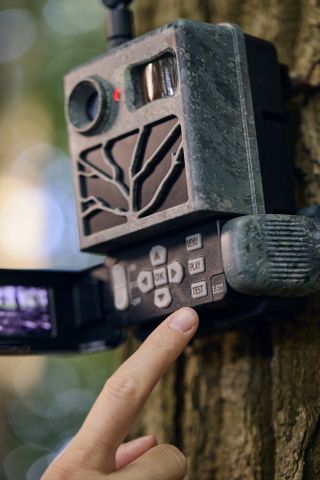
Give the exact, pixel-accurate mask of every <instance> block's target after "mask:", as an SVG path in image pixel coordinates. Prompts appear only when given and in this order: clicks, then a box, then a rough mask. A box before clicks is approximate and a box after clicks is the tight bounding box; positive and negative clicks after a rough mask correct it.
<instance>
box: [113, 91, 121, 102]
mask: <svg viewBox="0 0 320 480" xmlns="http://www.w3.org/2000/svg"><path fill="white" fill-rule="evenodd" d="M112 98H113V100H114V101H115V102H120V100H121V88H115V89H114V91H113V94H112Z"/></svg>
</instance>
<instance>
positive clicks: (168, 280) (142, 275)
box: [106, 221, 228, 324]
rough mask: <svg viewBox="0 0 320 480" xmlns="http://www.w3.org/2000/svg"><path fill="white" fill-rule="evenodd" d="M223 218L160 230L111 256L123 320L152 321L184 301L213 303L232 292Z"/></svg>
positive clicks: (115, 295)
mask: <svg viewBox="0 0 320 480" xmlns="http://www.w3.org/2000/svg"><path fill="white" fill-rule="evenodd" d="M220 230H221V224H220V222H219V221H216V222H212V221H211V222H210V223H208V224H201V225H195V226H193V227H191V228H189V229H185V230H184V231H183V232H181V231H180V232H175V233H174V234H172V235H169V236H168V235H162V236H160V237H158V238H157V241H156V242H148V243H144V244H143V245H139V246H137V247H135V248H130V250H127V251H126V252H122V251H121V253H120V254H117V261H115V260H112V257H110V256H109V257H108V258H107V260H106V262H107V266H108V267H109V271H110V272H111V279H112V286H113V300H114V307H115V311H116V312H117V314H118V316H119V317H120V318H121V320H122V322H123V324H127V322H128V323H129V322H130V324H132V319H133V318H134V319H135V322H141V321H144V320H145V321H148V320H150V318H157V317H160V316H163V315H167V314H168V313H170V312H171V311H174V310H176V309H177V308H180V307H183V306H185V305H190V306H192V307H196V306H198V305H208V304H210V305H212V304H217V303H220V302H221V301H223V300H224V299H225V297H226V295H227V293H228V290H227V285H226V281H225V276H224V271H223V263H222V255H221V247H220Z"/></svg>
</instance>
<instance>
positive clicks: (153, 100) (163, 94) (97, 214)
mask: <svg viewBox="0 0 320 480" xmlns="http://www.w3.org/2000/svg"><path fill="white" fill-rule="evenodd" d="M248 38H251V39H253V37H246V36H245V35H244V34H243V33H242V32H241V30H240V29H239V28H238V27H236V26H234V25H230V24H221V25H210V24H206V23H202V22H192V21H187V20H178V21H176V22H174V23H172V24H169V25H166V26H164V27H162V28H160V29H158V30H155V31H153V32H150V33H148V34H146V35H144V36H142V37H139V38H137V39H135V40H133V41H130V42H128V43H126V44H124V45H122V46H120V47H117V48H115V49H112V50H110V51H109V52H108V53H107V54H105V55H103V56H101V57H99V58H97V59H94V60H93V61H91V62H89V63H87V64H86V65H83V66H80V67H78V68H76V69H75V70H73V71H72V72H70V73H69V74H68V75H67V76H66V77H65V96H66V110H67V122H68V132H69V141H70V151H71V155H72V159H73V169H74V184H75V191H76V199H77V212H78V225H79V232H80V247H81V249H82V250H87V251H94V252H103V253H105V252H106V251H108V250H110V249H112V248H115V247H121V246H123V245H125V244H127V245H128V241H130V242H131V241H133V242H134V241H137V240H140V239H144V238H147V237H150V236H153V235H155V234H157V233H160V232H162V233H163V231H164V229H166V230H170V229H173V228H177V227H179V226H180V225H185V224H188V223H191V222H194V221H198V220H201V219H202V218H207V217H209V216H215V217H217V218H219V217H220V218H221V217H230V216H235V215H241V214H255V213H265V212H266V211H269V212H270V211H274V210H278V211H280V210H284V211H289V210H290V207H291V205H292V201H291V200H292V198H293V197H292V194H291V192H289V193H290V194H288V188H289V187H288V188H287V187H286V185H285V180H284V179H282V182H284V184H283V185H282V188H281V189H280V190H282V191H283V197H282V199H277V198H275V197H274V195H275V194H274V193H273V192H274V191H275V192H279V189H277V188H274V187H276V185H275V184H274V183H273V185H271V184H270V182H267V181H266V180H264V179H263V175H262V170H263V168H264V169H265V170H266V169H268V168H269V169H272V168H273V169H274V167H275V165H277V163H279V162H277V159H278V157H277V158H275V157H273V159H268V162H269V164H267V162H265V161H264V160H263V159H262V158H261V155H260V156H259V145H258V143H259V139H258V137H257V122H256V121H255V116H256V113H255V112H254V106H253V101H252V90H251V85H250V76H249V66H248V59H247V53H248ZM249 43H250V45H251V44H252V45H254V46H255V48H254V50H255V51H257V52H262V55H260V56H261V59H262V60H258V61H257V63H258V64H259V61H260V64H262V63H261V62H262V61H263V62H264V63H266V67H265V68H267V67H268V65H269V64H270V65H272V67H274V66H275V65H277V61H276V56H275V53H274V49H273V47H272V46H271V45H270V44H268V43H267V42H263V41H258V40H257V39H253V41H251V42H249ZM259 58H260V57H259ZM266 59H267V61H266ZM268 62H269V63H268ZM271 71H272V72H271V74H272V75H273V76H274V72H273V70H272V69H271ZM276 75H277V74H276ZM278 80H279V79H278V78H277V79H276V81H275V82H274V83H275V84H277V85H278V84H279V83H280V82H279V81H278ZM267 83H268V82H264V87H263V88H264V89H266V88H269V87H268V85H267ZM269 83H270V82H269ZM271 83H272V82H271ZM261 93H262V92H259V98H262V97H264V96H265V93H266V91H264V95H262V94H261ZM277 95H278V97H279V98H275V97H276V96H277ZM272 98H273V100H272ZM272 98H271V104H272V101H273V104H274V105H273V106H271V108H273V110H274V111H276V113H275V115H278V116H279V118H280V117H281V115H283V112H282V110H281V108H282V107H281V104H282V102H281V101H279V99H280V94H279V92H277V93H276V94H274V92H273V93H272ZM256 103H257V102H256ZM258 103H259V102H258ZM269 103H270V98H269ZM279 105H280V106H279ZM257 108H259V109H260V110H262V109H263V106H262V105H258V106H257ZM276 120H277V119H276ZM278 120H279V119H278ZM260 121H261V122H269V125H272V126H271V127H270V128H271V130H272V129H273V131H272V132H271V134H272V135H273V138H274V130H275V129H277V131H278V132H280V131H281V126H280V123H281V122H278V124H279V125H277V127H275V123H274V118H272V117H270V118H262V116H261V120H260ZM258 122H259V120H258ZM272 122H273V124H272ZM279 126H280V130H279ZM270 128H269V130H270ZM263 130H264V132H266V131H267V130H266V129H265V128H263ZM278 136H279V133H278ZM280 136H281V133H280ZM263 138H264V140H261V141H264V143H265V144H267V143H268V138H267V137H266V135H265V134H264V137H263ZM281 145H282V143H281ZM260 150H261V148H260ZM267 155H268V153H265V156H267ZM278 155H280V156H282V164H283V166H284V168H285V169H286V171H287V170H288V168H287V165H284V164H285V160H283V159H284V158H285V157H286V153H284V152H283V148H282V147H281V148H280V151H279V152H278ZM272 162H273V163H272ZM262 163H263V165H264V166H263V165H262ZM268 165H269V166H268ZM277 168H280V167H277ZM264 176H265V177H267V175H264ZM277 181H279V180H278V179H276V178H275V179H274V182H275V183H276V182H277ZM288 185H290V188H291V184H290V182H289V181H288ZM283 199H285V200H283ZM283 203H286V204H287V205H288V206H289V207H288V208H287V205H284V204H283Z"/></svg>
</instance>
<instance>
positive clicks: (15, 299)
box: [0, 285, 52, 337]
mask: <svg viewBox="0 0 320 480" xmlns="http://www.w3.org/2000/svg"><path fill="white" fill-rule="evenodd" d="M51 331H52V320H51V318H50V309H49V292H48V289H46V288H42V287H24V286H16V285H14V286H13V285H4V286H0V335H1V336H14V337H21V336H22V337H23V336H29V335H34V336H43V335H50V334H51Z"/></svg>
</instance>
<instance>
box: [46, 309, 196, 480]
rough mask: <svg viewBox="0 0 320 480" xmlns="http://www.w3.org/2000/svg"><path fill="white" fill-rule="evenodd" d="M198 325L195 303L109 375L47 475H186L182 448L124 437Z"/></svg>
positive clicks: (63, 479) (59, 478)
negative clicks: (74, 433)
mask: <svg viewBox="0 0 320 480" xmlns="http://www.w3.org/2000/svg"><path fill="white" fill-rule="evenodd" d="M197 328H198V316H197V314H196V312H195V311H194V310H192V309H191V308H182V309H180V310H178V311H177V312H175V313H173V314H172V315H170V316H169V317H168V318H167V319H166V320H164V321H163V322H162V323H161V324H160V325H159V327H158V328H157V329H155V330H154V331H153V332H152V333H151V335H150V336H149V337H148V338H147V339H146V340H145V342H144V343H143V344H142V345H141V346H140V348H139V349H138V350H137V351H136V352H135V353H134V354H133V355H132V356H131V357H130V358H129V359H128V360H127V361H126V362H124V363H123V364H122V365H121V366H120V367H119V368H118V370H117V371H116V372H115V373H114V374H113V375H112V376H111V377H110V378H109V379H108V380H107V382H106V384H105V386H104V388H103V390H102V392H101V393H100V395H99V396H98V398H97V400H96V402H95V403H94V405H93V407H92V408H91V410H90V412H89V414H88V416H87V418H86V420H85V421H84V423H83V425H82V427H81V428H80V430H79V432H78V433H77V434H76V435H75V437H74V438H73V440H72V441H71V442H70V444H69V445H68V446H67V448H66V449H65V450H64V451H63V453H62V454H61V455H60V456H59V457H58V458H57V459H56V460H55V461H54V462H53V463H52V464H51V465H50V466H49V468H48V469H47V470H46V472H45V473H44V475H43V477H42V480H182V479H183V478H184V476H185V474H186V470H187V462H186V459H185V457H184V455H183V454H182V453H181V452H180V451H179V450H178V449H177V448H176V447H174V446H172V445H157V441H156V439H155V437H153V436H149V437H141V438H138V439H136V440H133V441H132V442H128V443H124V444H122V442H123V441H124V439H125V437H126V436H127V434H128V432H129V431H130V428H131V426H132V424H133V422H134V420H135V419H136V417H137V415H138V413H139V412H140V410H141V409H142V407H143V405H144V403H145V401H146V400H147V398H148V396H149V395H150V393H151V391H152V390H153V388H154V386H155V385H156V383H157V382H158V381H159V379H160V378H161V377H162V375H163V374H164V373H165V372H166V370H167V369H168V367H169V366H170V365H171V364H172V363H173V362H174V361H175V360H176V359H177V358H178V356H179V355H180V354H181V353H182V351H183V350H184V349H185V347H186V346H187V344H188V343H189V342H190V340H191V338H192V337H193V336H194V334H195V332H196V330H197Z"/></svg>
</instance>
